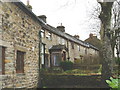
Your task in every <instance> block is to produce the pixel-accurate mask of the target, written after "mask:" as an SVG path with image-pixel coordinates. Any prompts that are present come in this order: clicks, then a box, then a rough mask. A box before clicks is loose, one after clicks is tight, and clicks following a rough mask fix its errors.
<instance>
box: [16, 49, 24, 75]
mask: <svg viewBox="0 0 120 90" xmlns="http://www.w3.org/2000/svg"><path fill="white" fill-rule="evenodd" d="M16 53H17V55H16V73H24V60H25V52H23V51H20V50H17V52H16ZM18 55H19V56H18ZM20 56H22V57H21V58H19V57H20ZM19 66H20V67H19Z"/></svg>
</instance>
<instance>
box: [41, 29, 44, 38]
mask: <svg viewBox="0 0 120 90" xmlns="http://www.w3.org/2000/svg"><path fill="white" fill-rule="evenodd" d="M41 37H42V38H44V37H45V30H41Z"/></svg>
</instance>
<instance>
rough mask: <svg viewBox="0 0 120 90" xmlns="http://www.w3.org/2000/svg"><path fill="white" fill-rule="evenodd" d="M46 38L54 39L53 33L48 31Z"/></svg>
mask: <svg viewBox="0 0 120 90" xmlns="http://www.w3.org/2000/svg"><path fill="white" fill-rule="evenodd" d="M46 38H47V39H48V40H50V41H51V40H52V33H51V32H48V34H47V36H46Z"/></svg>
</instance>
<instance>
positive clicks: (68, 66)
mask: <svg viewBox="0 0 120 90" xmlns="http://www.w3.org/2000/svg"><path fill="white" fill-rule="evenodd" d="M60 67H61V68H62V69H63V70H64V71H66V70H72V69H73V62H71V61H63V62H61V63H60Z"/></svg>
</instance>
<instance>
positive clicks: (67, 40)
mask: <svg viewBox="0 0 120 90" xmlns="http://www.w3.org/2000/svg"><path fill="white" fill-rule="evenodd" d="M67 48H68V58H67V59H68V61H69V59H70V55H69V40H67Z"/></svg>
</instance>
